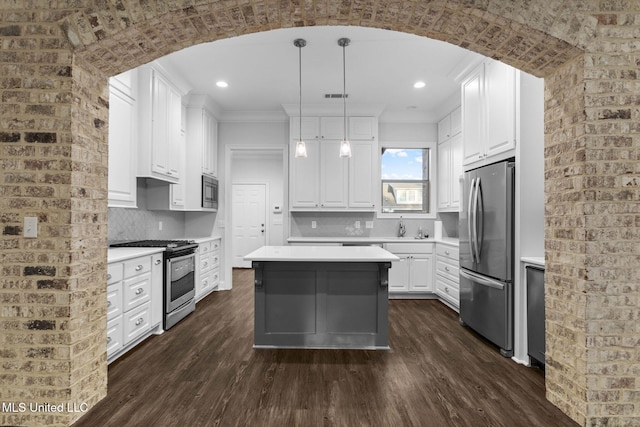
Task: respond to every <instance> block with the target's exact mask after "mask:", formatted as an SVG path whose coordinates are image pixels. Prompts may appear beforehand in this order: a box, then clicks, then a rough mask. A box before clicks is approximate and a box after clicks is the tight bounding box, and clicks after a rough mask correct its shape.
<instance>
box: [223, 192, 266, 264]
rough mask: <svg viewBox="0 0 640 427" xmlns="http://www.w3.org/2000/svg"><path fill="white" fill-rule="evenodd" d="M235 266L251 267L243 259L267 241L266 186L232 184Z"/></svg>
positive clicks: (249, 262)
mask: <svg viewBox="0 0 640 427" xmlns="http://www.w3.org/2000/svg"><path fill="white" fill-rule="evenodd" d="M232 186H233V189H232V193H233V194H232V203H233V211H232V220H231V222H232V226H233V242H232V245H233V248H232V250H233V266H234V267H244V268H249V267H251V261H244V260H243V258H244V256H245V255H247V254H248V253H250V252H253V251H254V250H256V249H258V248H260V247H262V246H264V245H265V244H266V241H267V238H266V236H267V223H266V211H265V206H266V198H267V188H266V184H232Z"/></svg>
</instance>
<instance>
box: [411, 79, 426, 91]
mask: <svg viewBox="0 0 640 427" xmlns="http://www.w3.org/2000/svg"><path fill="white" fill-rule="evenodd" d="M426 85H427V84H426V83H425V82H422V81H420V82H415V83H414V84H413V87H415V88H416V89H422V88H423V87H425V86H426Z"/></svg>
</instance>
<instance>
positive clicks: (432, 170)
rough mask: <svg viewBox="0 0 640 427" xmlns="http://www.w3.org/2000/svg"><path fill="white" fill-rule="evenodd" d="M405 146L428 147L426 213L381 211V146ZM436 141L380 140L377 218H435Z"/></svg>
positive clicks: (396, 147) (436, 203) (414, 147)
mask: <svg viewBox="0 0 640 427" xmlns="http://www.w3.org/2000/svg"><path fill="white" fill-rule="evenodd" d="M383 147H384V148H394V149H398V148H406V149H428V150H429V164H428V167H429V212H426V213H408V212H382V148H383ZM437 149H438V143H437V142H426V141H386V142H383V141H380V143H379V145H378V153H377V155H378V176H377V185H376V200H378V203H377V205H378V207H377V208H376V217H377V218H400V217H403V218H418V219H435V218H436V217H437V206H438V200H437V194H436V193H437V191H438V183H437V182H436V180H437V177H438V171H437V159H438V152H437Z"/></svg>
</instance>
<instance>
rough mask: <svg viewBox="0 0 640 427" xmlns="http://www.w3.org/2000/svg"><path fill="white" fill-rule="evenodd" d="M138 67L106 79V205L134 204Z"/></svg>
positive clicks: (130, 205) (128, 205) (126, 206)
mask: <svg viewBox="0 0 640 427" xmlns="http://www.w3.org/2000/svg"><path fill="white" fill-rule="evenodd" d="M137 115H138V114H137V70H135V69H134V70H130V71H127V72H125V73H122V74H119V75H117V76H115V77H112V78H110V79H109V196H108V204H109V207H119V208H135V207H137V201H136V193H137V191H136V166H137V163H136V159H137V149H136V148H137V145H136V142H137V131H138V128H137Z"/></svg>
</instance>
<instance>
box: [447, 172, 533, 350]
mask: <svg viewBox="0 0 640 427" xmlns="http://www.w3.org/2000/svg"><path fill="white" fill-rule="evenodd" d="M514 180H515V163H514V162H513V161H512V160H511V161H504V162H500V163H495V164H491V165H487V166H484V167H481V168H478V169H474V170H471V171H468V172H466V173H465V175H464V189H463V197H464V198H463V209H462V211H461V212H460V216H459V218H460V224H459V225H460V227H459V230H460V321H461V323H462V324H463V325H466V326H468V327H470V328H471V329H473V330H474V331H476V332H477V333H479V334H480V335H482V336H483V337H485V338H486V339H488V340H489V341H491V342H493V343H494V344H496V345H497V346H499V347H500V353H501V354H502V355H503V356H505V357H511V356H512V355H513V274H514V268H513V223H514V219H513V216H514V206H513V200H514ZM525 197H526V195H525Z"/></svg>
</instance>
